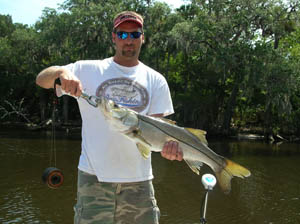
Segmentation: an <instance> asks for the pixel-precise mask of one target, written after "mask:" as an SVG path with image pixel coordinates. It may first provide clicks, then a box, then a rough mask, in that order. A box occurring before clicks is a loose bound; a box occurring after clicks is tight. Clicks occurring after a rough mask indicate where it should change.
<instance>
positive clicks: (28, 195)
mask: <svg viewBox="0 0 300 224" xmlns="http://www.w3.org/2000/svg"><path fill="white" fill-rule="evenodd" d="M58 134H59V136H61V137H57V138H56V144H55V145H56V151H57V157H56V158H57V159H56V166H57V167H58V168H60V169H61V170H62V171H63V173H64V177H65V182H64V185H63V186H62V187H61V188H59V189H56V190H53V189H49V188H48V187H47V186H46V185H44V184H43V183H42V181H41V175H42V173H43V171H44V169H45V168H46V167H48V166H50V165H53V162H54V157H53V156H52V164H51V163H50V158H51V155H50V151H51V142H52V141H51V133H47V132H30V131H27V132H24V131H16V130H13V131H7V130H5V131H4V130H3V131H0V170H1V173H0V223H3V224H11V223H22V224H23V223H24V224H27V223H30V224H31V223H41V224H44V223H45V224H68V223H72V220H73V208H72V207H73V205H74V203H75V199H76V181H77V180H76V177H77V163H78V158H79V155H80V136H79V135H78V134H76V135H75V136H74V135H68V136H62V135H61V133H58ZM210 147H211V148H213V149H214V150H215V151H217V152H218V153H219V154H222V155H224V156H226V157H228V158H230V159H232V160H234V161H236V162H238V163H240V164H243V165H244V166H245V167H247V168H249V169H250V170H251V172H252V176H251V177H250V178H247V179H244V180H241V179H239V178H234V179H233V180H232V192H231V193H230V194H229V195H224V194H223V193H222V192H221V191H220V189H219V187H218V186H216V187H215V189H214V190H213V192H211V193H210V194H209V199H208V207H207V215H206V218H207V221H208V223H209V224H229V223H230V224H241V223H243V224H248V223H249V224H250V223H251V224H253V223H255V224H289V223H290V224H296V223H300V175H299V171H300V169H299V164H300V144H292V143H283V144H281V145H274V144H273V145H270V144H266V143H263V142H254V141H249V142H246V141H240V142H238V141H210ZM153 169H154V175H155V179H154V186H155V190H156V198H157V200H158V204H159V207H160V209H161V220H160V223H161V224H199V223H200V221H199V220H200V206H201V201H202V198H203V196H204V189H203V186H202V183H201V176H197V175H195V174H194V173H193V172H192V171H190V169H189V168H188V166H187V165H186V164H185V163H184V162H177V161H168V160H165V159H163V158H161V156H160V154H158V153H153ZM207 172H208V173H211V170H210V169H209V168H208V167H206V166H204V167H203V168H202V170H201V173H202V174H204V173H207Z"/></svg>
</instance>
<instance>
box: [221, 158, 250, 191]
mask: <svg viewBox="0 0 300 224" xmlns="http://www.w3.org/2000/svg"><path fill="white" fill-rule="evenodd" d="M224 162H225V164H226V165H225V167H224V168H223V169H221V170H220V171H219V172H216V177H217V180H218V182H219V185H220V187H221V189H222V190H223V192H224V193H225V194H228V193H229V192H230V190H231V179H232V177H234V176H236V177H240V178H244V177H249V176H250V175H251V173H250V171H249V170H248V169H246V168H245V167H243V166H241V165H239V164H237V163H235V162H233V161H231V160H229V159H224Z"/></svg>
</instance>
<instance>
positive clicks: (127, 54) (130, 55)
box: [122, 51, 136, 58]
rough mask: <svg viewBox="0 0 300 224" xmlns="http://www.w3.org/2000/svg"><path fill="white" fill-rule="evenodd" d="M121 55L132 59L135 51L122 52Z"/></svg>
mask: <svg viewBox="0 0 300 224" xmlns="http://www.w3.org/2000/svg"><path fill="white" fill-rule="evenodd" d="M122 55H123V56H124V57H130V58H131V57H134V56H135V55H136V51H122Z"/></svg>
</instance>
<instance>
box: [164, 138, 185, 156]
mask: <svg viewBox="0 0 300 224" xmlns="http://www.w3.org/2000/svg"><path fill="white" fill-rule="evenodd" d="M161 156H162V157H164V158H166V159H168V160H178V161H181V160H182V159H183V153H182V150H181V149H180V147H179V146H178V142H176V141H168V142H166V143H165V145H164V147H163V150H162V151H161Z"/></svg>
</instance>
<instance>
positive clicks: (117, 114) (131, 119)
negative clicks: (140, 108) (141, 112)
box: [100, 98, 138, 132]
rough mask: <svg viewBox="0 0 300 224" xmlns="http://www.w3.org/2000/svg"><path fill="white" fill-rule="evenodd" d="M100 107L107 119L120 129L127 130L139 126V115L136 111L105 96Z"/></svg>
mask: <svg viewBox="0 0 300 224" xmlns="http://www.w3.org/2000/svg"><path fill="white" fill-rule="evenodd" d="M100 108H101V110H102V113H103V115H104V117H105V118H106V120H107V121H108V122H109V123H110V124H111V125H112V126H113V127H114V128H115V129H117V130H118V131H121V132H126V131H128V130H130V129H132V128H135V127H137V125H138V117H137V114H136V112H135V111H133V110H130V109H128V108H126V107H122V106H121V105H118V104H116V103H115V102H114V101H112V100H109V99H105V98H103V99H102V100H101V104H100Z"/></svg>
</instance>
